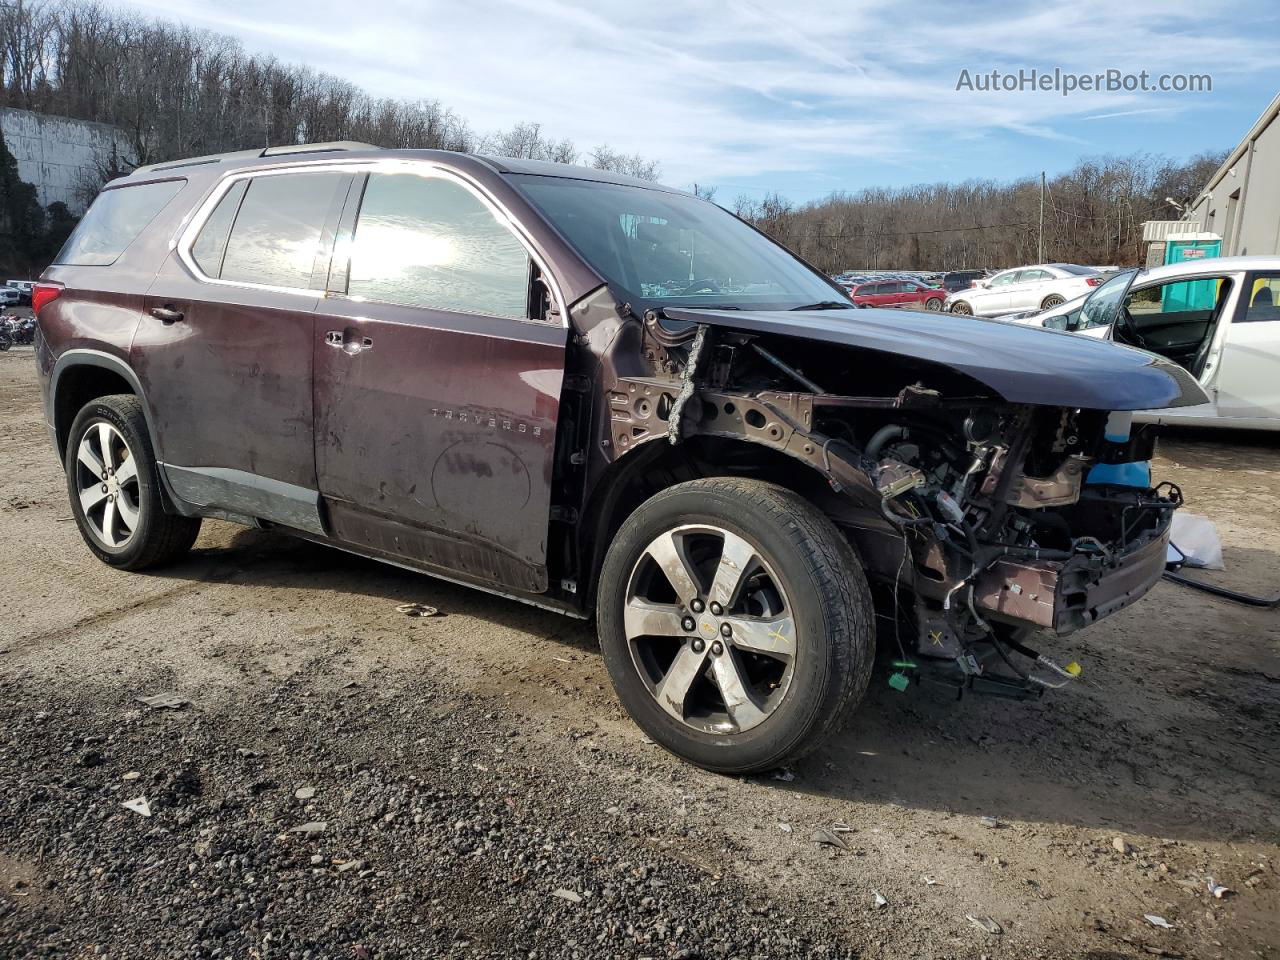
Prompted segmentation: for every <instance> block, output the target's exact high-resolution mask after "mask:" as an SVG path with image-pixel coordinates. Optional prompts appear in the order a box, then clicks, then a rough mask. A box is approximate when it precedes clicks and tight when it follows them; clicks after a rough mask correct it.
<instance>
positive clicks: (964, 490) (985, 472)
mask: <svg viewBox="0 0 1280 960" xmlns="http://www.w3.org/2000/svg"><path fill="white" fill-rule="evenodd" d="M865 313H866V312H862V313H860V314H859V315H858V317H857V319H856V320H854V321H850V322H852V323H856V322H859V321H861V320H862V318H863V316H864V315H865ZM662 319H663V318H659V317H654V316H650V317H649V318H647V322H646V324H645V326H646V334H645V355H646V356H647V357H651V358H653V359H654V360H655V364H656V365H657V366H658V367H659V368H660V369H661V373H658V374H657V375H655V376H637V377H622V378H619V379H618V380H617V381H616V384H615V388H614V390H613V391H612V392H611V393H610V394H609V403H610V408H611V409H610V417H611V420H610V422H611V432H612V441H611V442H612V444H613V448H614V450H615V452H616V454H619V455H620V454H622V453H625V452H626V451H627V450H628V449H631V448H634V447H636V446H638V445H640V444H643V443H645V442H647V441H650V440H659V439H664V440H667V441H669V442H671V443H687V442H689V441H691V440H693V439H694V438H698V439H699V440H703V441H707V442H709V443H711V444H713V445H712V446H711V447H709V448H708V449H711V450H715V449H729V448H728V447H721V448H717V447H715V446H714V444H715V443H716V442H722V441H723V442H729V441H748V442H750V443H754V444H761V445H764V446H766V447H770V448H772V449H774V450H775V451H778V452H780V453H783V454H785V455H786V456H787V457H789V458H791V460H792V461H800V462H802V463H803V464H806V465H808V466H809V467H811V468H813V470H816V471H817V472H818V473H820V474H821V475H822V477H823V478H825V480H826V482H827V485H828V487H829V490H828V492H827V499H826V501H825V502H824V504H823V505H824V507H825V508H826V509H827V511H828V513H829V515H831V516H832V517H833V519H834V520H835V521H836V522H837V523H838V524H840V525H841V526H842V527H843V528H844V529H845V530H846V532H847V533H848V535H849V537H850V539H851V541H852V542H853V543H854V544H855V545H856V547H857V548H858V550H859V553H860V556H861V558H862V560H863V562H864V564H865V565H866V567H867V571H868V573H869V574H870V575H871V576H872V578H873V579H874V581H876V582H877V583H878V585H879V595H880V599H881V603H880V605H879V610H880V612H881V614H882V616H883V617H884V618H885V620H886V622H891V624H892V626H891V629H892V632H893V635H894V637H895V640H894V641H893V642H894V643H896V645H897V654H898V658H897V662H896V671H897V672H896V673H895V674H894V675H893V678H892V680H891V683H893V684H894V685H895V686H898V687H900V688H905V686H906V685H907V683H908V682H909V680H910V678H911V677H912V676H917V677H921V678H928V679H933V680H942V681H943V682H946V683H949V684H951V685H953V686H954V687H955V688H957V689H958V690H964V689H978V690H982V691H984V692H992V693H998V694H1003V695H1008V696H1025V695H1034V694H1038V693H1040V692H1042V691H1043V689H1044V688H1046V687H1057V686H1062V685H1063V684H1065V683H1067V682H1069V681H1070V680H1072V679H1074V678H1075V676H1076V675H1077V674H1078V672H1079V671H1078V668H1076V667H1075V666H1074V665H1070V666H1068V667H1061V666H1058V665H1057V664H1055V663H1054V662H1053V661H1052V660H1050V659H1049V658H1048V657H1045V656H1042V655H1041V654H1039V653H1038V652H1037V651H1035V650H1034V649H1032V648H1031V647H1029V646H1027V645H1026V643H1025V639H1026V637H1027V635H1028V634H1030V633H1031V632H1032V631H1033V630H1037V629H1039V630H1046V631H1052V632H1053V633H1055V634H1057V635H1065V634H1069V633H1072V632H1073V631H1076V630H1079V629H1081V628H1082V627H1086V626H1088V625H1090V624H1092V623H1095V622H1096V621H1098V620H1099V619H1101V618H1103V617H1105V616H1108V615H1110V614H1112V613H1114V612H1116V611H1117V610H1120V609H1122V608H1123V607H1125V606H1127V605H1128V604H1130V603H1133V602H1134V601H1136V600H1138V599H1139V598H1141V597H1142V596H1143V595H1144V594H1145V593H1146V592H1147V591H1148V590H1149V589H1150V588H1151V587H1152V586H1153V585H1154V584H1155V582H1156V581H1157V580H1158V579H1159V578H1160V576H1161V573H1162V572H1163V569H1164V563H1165V550H1166V546H1167V543H1168V539H1169V529H1170V523H1171V519H1172V514H1173V511H1174V510H1175V509H1176V508H1177V507H1178V506H1180V505H1181V503H1182V496H1181V493H1180V491H1179V490H1178V488H1177V487H1175V486H1173V485H1171V484H1160V485H1158V486H1154V487H1153V486H1152V485H1151V479H1150V471H1149V468H1148V467H1147V466H1146V461H1148V460H1150V458H1151V456H1152V453H1153V446H1154V439H1155V434H1154V430H1153V429H1152V428H1149V427H1143V428H1140V429H1139V428H1133V427H1132V424H1131V419H1132V416H1131V414H1130V413H1129V412H1127V410H1124V409H1121V410H1116V409H1114V408H1113V409H1094V408H1090V407H1086V406H1070V405H1065V404H1062V403H1060V402H1058V403H1052V404H1048V403H1046V404H1039V403H1033V402H1022V401H1020V400H1018V401H1011V400H1010V399H1008V397H1006V396H1004V395H1002V393H1003V392H1004V391H1001V390H999V389H996V387H995V386H993V384H992V383H991V382H983V381H982V380H980V379H978V378H977V377H975V376H974V375H972V373H971V372H969V371H960V370H956V369H949V368H948V367H946V366H944V365H941V364H939V363H937V362H936V361H934V360H933V359H932V358H927V359H921V358H913V357H910V356H905V357H904V356H902V355H901V354H898V355H888V354H886V353H884V352H880V351H860V350H857V349H848V348H847V347H848V345H845V346H842V347H838V348H827V349H819V348H817V347H816V345H815V344H813V343H811V342H806V339H804V338H779V337H777V336H774V335H771V331H753V330H749V329H740V327H741V326H743V324H742V323H741V321H739V322H738V323H737V324H734V325H735V326H737V327H739V329H724V328H722V327H720V326H714V325H712V326H709V325H707V324H706V323H696V324H694V325H691V326H686V327H685V328H684V330H683V331H678V332H673V331H671V330H670V329H669V328H668V326H667V325H664V324H663V323H662V322H661V320H662ZM690 319H695V318H692V317H691V318H690ZM697 319H702V318H697ZM717 319H719V318H717ZM734 320H738V318H737V317H733V318H728V317H725V318H724V319H723V324H724V326H725V327H728V326H729V325H730V324H731V323H733V321H734ZM991 379H992V380H994V379H995V378H994V377H993V378H991ZM1019 382H1020V384H1021V385H1022V386H1023V387H1025V386H1026V378H1025V377H1023V378H1022V379H1021V380H1020V381H1019ZM848 383H857V384H858V390H857V391H856V392H854V391H847V390H833V389H831V385H832V384H848ZM1010 392H1014V391H1010ZM1045 392H1046V394H1050V393H1052V392H1053V391H1051V390H1046V391H1045ZM1061 392H1062V391H1061V390H1059V394H1060V393H1061ZM1187 396H1188V397H1190V398H1191V400H1192V401H1194V399H1195V397H1194V394H1193V393H1191V392H1188V393H1187ZM1055 399H1058V400H1060V399H1061V398H1060V397H1055ZM1090 399H1091V401H1092V400H1093V399H1094V398H1090ZM726 469H729V467H727V466H726ZM778 479H779V480H780V481H781V482H787V481H788V480H790V479H794V478H789V477H779V478H778Z"/></svg>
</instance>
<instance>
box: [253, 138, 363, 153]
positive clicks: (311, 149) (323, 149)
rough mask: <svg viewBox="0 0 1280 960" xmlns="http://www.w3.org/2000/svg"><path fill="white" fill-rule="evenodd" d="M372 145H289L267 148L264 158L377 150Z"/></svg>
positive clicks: (354, 142) (352, 142)
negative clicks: (331, 151)
mask: <svg viewBox="0 0 1280 960" xmlns="http://www.w3.org/2000/svg"><path fill="white" fill-rule="evenodd" d="M377 149H379V148H378V147H376V146H375V145H374V144H372V143H361V142H360V141H359V140H332V141H330V142H329V143H291V144H288V145H286V146H281V147H267V148H266V149H265V150H263V151H262V155H263V156H264V157H280V156H284V155H286V154H290V153H328V152H329V151H330V150H377Z"/></svg>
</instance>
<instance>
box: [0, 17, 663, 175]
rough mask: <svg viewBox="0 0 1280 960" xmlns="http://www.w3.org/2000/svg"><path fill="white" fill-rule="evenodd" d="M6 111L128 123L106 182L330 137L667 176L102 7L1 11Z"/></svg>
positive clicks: (607, 152)
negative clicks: (187, 161)
mask: <svg viewBox="0 0 1280 960" xmlns="http://www.w3.org/2000/svg"><path fill="white" fill-rule="evenodd" d="M0 105H3V106H9V107H17V108H20V109H23V110H33V111H37V112H40V113H49V114H56V115H60V116H66V117H74V118H76V119H79V120H92V121H97V122H101V123H109V124H112V125H113V126H116V127H118V128H119V129H120V130H122V131H123V132H124V135H125V137H126V139H127V141H128V147H127V150H126V151H125V152H124V155H122V156H119V157H115V158H109V159H108V158H104V167H105V168H104V169H103V171H102V175H103V177H109V176H111V175H113V174H116V173H119V172H122V171H127V170H129V169H131V168H132V167H135V166H140V165H142V164H146V163H156V162H162V161H166V160H174V159H178V158H181V157H192V156H199V155H201V154H209V153H221V152H223V151H229V150H246V149H252V148H255V147H265V146H276V145H280V144H292V143H307V142H319V141H328V140H358V141H363V142H365V143H372V144H374V145H376V146H380V147H418V148H436V149H442V150H460V151H467V152H476V153H496V154H501V155H503V156H515V157H523V158H527V159H535V160H558V161H561V162H576V163H585V164H588V165H591V166H595V167H597V168H600V169H607V170H613V171H615V172H618V173H625V174H629V175H631V176H638V177H642V178H646V179H650V180H652V179H657V176H658V165H657V163H656V162H655V161H653V160H649V159H646V158H644V157H642V156H639V155H636V154H627V153H624V152H621V151H617V150H614V149H612V148H610V147H609V146H608V145H607V144H602V145H600V146H597V147H595V148H594V149H592V150H587V151H582V150H580V149H579V148H578V147H577V146H576V145H575V144H574V143H573V142H572V141H570V140H567V139H557V138H555V137H550V136H548V135H546V134H545V133H544V132H543V130H542V127H541V126H540V125H539V124H537V123H519V124H516V125H515V126H514V127H512V128H511V129H509V130H500V131H496V132H488V133H481V132H478V131H476V130H475V129H473V128H472V127H471V125H470V124H469V123H468V121H467V120H466V119H465V118H464V117H461V116H459V115H458V114H457V113H455V112H454V111H452V110H450V109H449V108H448V107H447V106H445V105H444V104H442V103H440V101H438V100H412V101H410V100H397V99H393V98H387V97H374V96H371V95H370V94H368V93H366V92H365V91H363V90H362V89H360V88H359V87H357V86H356V85H355V84H353V83H351V82H349V81H347V80H343V79H341V78H340V77H335V76H331V75H329V74H327V73H321V72H318V71H315V70H312V69H310V68H308V67H304V66H298V65H296V64H287V63H281V62H280V61H279V60H277V59H276V58H274V57H272V56H263V55H257V54H251V53H247V52H246V51H245V50H244V48H243V47H242V46H241V44H240V42H239V41H237V40H236V39H234V38H233V37H230V36H227V35H224V34H218V33H213V32H210V31H207V30H196V29H193V28H191V27H186V26H182V25H180V24H176V23H170V22H166V21H163V20H155V19H151V18H147V17H143V16H140V15H137V14H134V13H130V12H125V11H121V10H119V9H114V8H110V7H107V6H104V5H103V4H101V3H97V2H94V0H44V2H40V0H37V2H34V3H32V2H29V0H8V2H7V3H4V4H0ZM112 166H114V167H115V169H109V168H110V167H112ZM92 186H93V185H92V184H90V185H86V187H87V188H91V187H92Z"/></svg>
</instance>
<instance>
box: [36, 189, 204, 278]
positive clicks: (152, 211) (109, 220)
mask: <svg viewBox="0 0 1280 960" xmlns="http://www.w3.org/2000/svg"><path fill="white" fill-rule="evenodd" d="M186 183H187V181H185V180H163V181H161V182H160V183H140V184H138V185H137V186H127V187H116V188H114V189H111V190H103V191H102V193H100V194H98V199H96V200H94V201H93V205H92V206H91V207H90V208H89V212H88V213H86V214H85V215H84V219H83V220H81V221H80V223H79V224H78V225H77V226H76V228H75V230H74V231H72V233H71V236H69V237H68V238H67V242H66V243H64V244H63V245H62V249H61V250H59V251H58V255H57V256H56V257H55V258H54V260H53V262H54V263H62V264H68V265H71V266H78V267H90V266H92V267H105V266H110V265H111V264H113V263H115V262H116V260H117V259H118V258H119V256H120V254H122V253H124V251H125V249H126V248H127V247H128V246H129V244H131V243H133V241H134V240H135V239H137V237H138V235H139V234H140V233H142V231H143V230H145V229H146V226H147V224H149V223H150V222H151V221H152V220H154V219H155V217H156V214H158V213H159V212H160V211H161V210H163V209H164V207H165V204H167V203H168V202H169V201H170V200H172V199H173V198H174V197H175V196H176V195H177V193H178V191H179V190H181V189H182V188H183V187H184V186H186Z"/></svg>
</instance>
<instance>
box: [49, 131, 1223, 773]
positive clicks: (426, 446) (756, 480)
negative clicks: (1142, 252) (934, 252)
mask: <svg viewBox="0 0 1280 960" xmlns="http://www.w3.org/2000/svg"><path fill="white" fill-rule="evenodd" d="M1107 289H1108V288H1102V290H1107ZM1114 294H1115V292H1114V290H1112V291H1111V292H1109V293H1108V294H1107V296H1108V297H1110V298H1111V299H1106V300H1101V301H1099V302H1097V303H1096V304H1095V305H1094V306H1093V307H1092V308H1091V307H1086V309H1093V310H1094V312H1098V313H1099V314H1101V312H1105V311H1107V310H1111V311H1115V310H1118V309H1119V307H1120V302H1121V301H1120V300H1115V299H1114ZM34 307H35V309H36V311H37V312H38V315H39V336H38V343H37V360H38V364H39V369H40V374H41V378H42V383H43V389H44V393H45V398H46V404H47V414H48V421H49V424H50V427H51V429H52V433H53V437H54V440H55V442H56V444H57V449H58V452H59V454H60V456H61V457H62V462H63V464H64V465H65V469H66V477H67V489H68V493H69V496H70V500H71V507H72V510H73V512H74V514H75V518H76V521H77V523H78V524H79V527H80V531H81V533H82V534H83V536H84V540H85V543H86V544H87V545H88V547H89V549H90V550H91V551H92V552H93V553H94V554H96V555H97V556H98V557H99V558H100V559H101V560H103V561H104V562H105V563H108V564H111V565H113V566H116V567H120V568H124V569H129V570H138V569H142V568H145V567H151V566H154V565H157V564H161V563H165V562H172V561H175V560H177V559H178V558H179V557H180V556H181V555H182V554H183V552H184V551H186V550H187V549H188V548H189V547H190V546H191V544H192V541H193V540H194V539H195V537H196V533H197V531H198V530H199V527H200V523H201V518H203V517H216V518H219V519H222V520H230V521H233V522H237V523H244V524H250V525H253V526H257V527H262V528H269V529H275V530H279V531H281V532H282V533H288V534H290V535H293V536H297V537H303V538H306V539H310V540H314V541H316V542H317V543H322V544H329V545H333V546H337V547H340V548H341V549H344V550H348V551H352V552H354V553H358V554H362V555H364V556H368V557H374V558H377V559H381V560H385V561H388V562H390V563H394V564H397V565H400V566H406V567H411V568H413V569H416V570H421V571H423V572H425V573H429V574H432V575H435V576H440V577H445V578H448V579H451V580H455V581H459V582H462V583H466V584H470V585H473V586H476V587H479V588H482V589H485V590H489V591H492V592H495V593H499V594H502V595H504V596H507V597H511V598H514V599H519V600H523V601H526V602H529V603H534V604H537V605H540V606H543V607H547V608H550V609H552V610H557V611H560V612H563V613H567V614H569V615H571V616H576V617H588V616H594V617H595V618H596V621H597V625H598V629H599V634H600V642H601V646H602V648H603V651H604V658H605V663H606V665H607V667H608V670H609V673H610V675H611V677H612V679H613V681H614V684H615V686H616V688H617V692H618V695H619V697H620V698H621V700H622V702H623V703H624V704H625V706H626V708H627V709H628V710H629V711H630V713H631V715H632V716H633V717H634V718H635V720H636V721H637V723H639V724H640V726H642V727H643V728H644V729H645V731H647V732H648V734H649V735H650V736H651V737H653V739H654V740H656V741H658V742H659V743H661V744H663V745H664V746H666V747H667V748H668V749H670V750H672V751H673V752H675V753H677V754H679V755H680V756H682V757H685V758H687V759H689V760H691V761H693V762H694V763H697V764H701V765H703V766H706V767H708V768H712V769H716V770H723V771H738V772H743V771H750V770H760V769H765V768H769V767H773V766H776V765H777V764H779V763H781V762H782V761H784V760H786V759H787V758H789V757H792V756H794V755H795V754H797V753H798V752H800V751H802V750H804V749H806V748H808V747H810V746H812V745H813V744H814V743H816V742H817V741H818V739H819V737H820V736H821V735H822V734H824V733H826V732H828V731H830V730H832V729H834V728H836V727H837V725H838V724H839V722H840V721H841V720H842V719H843V718H844V717H845V716H846V715H847V714H848V713H849V711H851V710H852V708H853V707H854V706H855V705H856V704H857V703H858V701H859V700H860V699H861V697H862V695H863V693H864V691H865V689H866V687H867V683H868V678H869V677H870V675H871V669H872V660H873V653H874V648H875V635H876V634H875V629H874V624H875V623H876V622H877V617H879V618H880V622H881V624H882V625H884V626H885V628H886V633H885V635H886V637H888V638H889V640H888V644H889V647H890V649H891V651H892V654H893V656H894V658H895V659H896V660H897V661H898V662H897V663H896V665H895V666H894V667H893V668H892V669H893V673H892V675H891V676H890V678H889V679H890V682H891V683H892V684H893V685H894V686H895V687H899V688H901V687H903V686H905V685H906V684H908V683H909V682H911V680H912V678H914V677H917V676H921V675H925V674H928V675H929V676H931V677H934V678H937V679H942V680H945V681H947V682H950V683H953V684H954V685H955V686H956V687H957V688H960V689H984V690H993V691H996V692H1000V693H1005V694H1015V695H1027V694H1034V693H1038V692H1040V691H1041V690H1042V688H1043V687H1046V686H1059V685H1061V684H1062V683H1065V682H1067V681H1068V680H1070V679H1071V677H1072V676H1074V671H1073V670H1069V669H1062V668H1058V667H1056V666H1055V665H1054V664H1053V661H1052V660H1050V659H1049V658H1048V657H1043V656H1040V655H1039V654H1038V653H1037V652H1036V651H1035V650H1034V649H1032V648H1031V647H1030V646H1028V643H1027V641H1028V634H1029V633H1030V632H1031V630H1032V629H1033V628H1041V629H1043V630H1044V631H1047V632H1049V633H1057V634H1065V633H1068V632H1071V631H1073V630H1076V629H1079V628H1081V627H1084V626H1086V625H1088V624H1090V623H1092V622H1093V621H1095V620H1097V619H1098V618H1100V617H1103V616H1106V615H1107V614H1109V613H1112V612H1113V611H1115V610H1117V609H1119V608H1121V607H1123V606H1125V605H1126V604H1128V603H1131V602H1132V601H1134V600H1136V599H1137V598H1139V597H1140V596H1142V594H1143V593H1145V592H1146V591H1147V589H1148V588H1149V587H1150V586H1151V585H1152V584H1153V583H1154V582H1155V580H1156V579H1157V578H1159V576H1160V573H1161V571H1162V569H1163V566H1164V553H1165V543H1166V541H1167V539H1168V530H1169V523H1170V517H1171V513H1172V511H1173V509H1174V508H1175V507H1176V506H1177V504H1178V503H1179V500H1180V498H1179V496H1178V494H1177V491H1176V490H1174V489H1171V488H1169V487H1167V486H1165V487H1159V488H1155V489H1153V488H1152V487H1151V485H1150V481H1149V477H1148V474H1147V473H1146V472H1145V467H1144V466H1143V465H1142V461H1145V460H1146V459H1147V458H1148V456H1149V453H1150V449H1151V443H1152V438H1151V434H1150V433H1149V432H1143V431H1132V432H1131V431H1130V429H1129V421H1130V415H1129V414H1128V413H1126V412H1125V411H1130V410H1137V409H1148V408H1155V407H1168V406H1174V405H1180V404H1188V403H1198V402H1203V400H1204V397H1203V394H1202V393H1201V392H1200V391H1199V389H1198V387H1197V386H1196V385H1195V383H1194V382H1193V381H1192V380H1191V378H1190V377H1189V376H1188V375H1187V374H1186V373H1185V372H1183V371H1182V370H1181V368H1179V367H1176V366H1174V365H1172V364H1170V363H1168V362H1166V361H1164V360H1162V359H1160V358H1158V357H1155V356H1152V355H1150V354H1146V353H1143V352H1140V351H1137V350H1133V349H1129V348H1125V347H1120V346H1115V345H1113V344H1109V343H1104V342H1099V341H1096V340H1093V339H1088V338H1080V337H1073V336H1070V335H1067V334H1058V333H1054V332H1051V331H1042V330H1036V329H1032V328H1029V327H1021V326H1015V325H1010V324H1001V323H994V322H989V321H984V320H977V319H973V318H966V317H954V316H950V317H946V318H939V317H933V316H930V315H928V314H924V313H901V312H894V313H889V312H887V311H879V310H875V309H870V310H856V309H854V308H853V304H851V303H850V302H849V300H848V299H847V298H846V297H845V296H844V295H843V294H842V292H841V291H840V289H839V288H838V287H836V286H834V285H833V284H832V283H831V282H830V281H829V280H828V279H826V278H825V277H823V276H822V275H821V274H820V273H818V272H817V271H815V270H813V269H812V268H810V267H809V266H808V265H807V264H805V263H804V262H802V261H800V260H798V259H797V258H796V257H794V256H792V255H791V254H790V253H788V252H787V251H786V250H785V249H783V248H782V247H779V246H778V245H776V244H774V243H773V242H772V241H770V240H769V239H767V238H766V237H765V236H763V235H762V234H760V233H758V232H756V231H755V230H754V229H752V228H751V227H750V226H748V225H747V224H745V223H743V222H742V221H740V220H738V219H736V218H735V217H734V216H732V215H731V214H729V213H727V212H725V211H724V210H722V209H721V208H719V207H717V206H715V205H714V204H711V203H709V202H706V201H704V200H700V199H698V198H697V197H694V196H690V195H689V194H686V193H682V192H680V191H677V190H671V189H668V188H666V187H662V186H657V185H655V184H652V183H645V182H641V181H633V180H630V179H627V178H623V177H617V176H613V175H611V174H607V173H601V172H599V171H595V170H584V169H579V168H576V167H568V166H560V165H555V164H548V163H538V162H532V161H525V160H503V159H490V158H484V157H477V156H469V155H463V154H456V153H443V152H435V151H383V150H377V149H374V148H365V147H363V146H361V145H351V144H331V145H312V146H304V147H295V148H288V149H269V150H266V151H262V152H256V151H254V152H248V153H240V154H231V155H225V156H214V157H205V158H201V159H196V160H189V161H185V162H176V163H167V164H161V165H158V166H151V167H146V168H142V169H139V170H136V171H134V172H133V174H131V175H130V176H128V177H125V178H123V179H119V180H116V181H113V182H112V183H110V184H108V185H107V187H106V189H105V190H103V192H102V194H101V195H100V196H99V197H98V199H97V200H96V202H95V203H94V204H93V207H92V209H91V210H90V211H89V213H88V214H87V215H86V216H85V218H84V220H83V221H82V222H81V224H80V225H79V227H78V228H77V229H76V231H75V233H74V234H73V235H72V237H71V238H70V239H69V240H68V241H67V244H66V246H65V247H64V248H63V250H62V252H61V253H60V254H59V256H58V258H57V262H56V263H55V264H54V265H53V266H51V267H50V268H49V269H48V270H47V271H46V272H45V273H44V275H43V277H42V278H41V280H40V283H39V285H38V287H37V289H36V291H35V294H34ZM1050 337H1057V339H1056V340H1054V341H1053V342H1052V343H1050V341H1049V340H1048V338H1050ZM1046 639H1048V638H1046ZM458 655H459V656H465V655H466V653H465V647H459V654H458Z"/></svg>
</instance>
